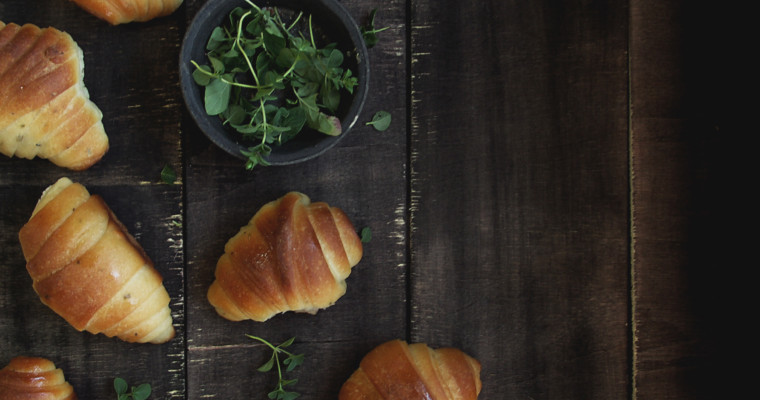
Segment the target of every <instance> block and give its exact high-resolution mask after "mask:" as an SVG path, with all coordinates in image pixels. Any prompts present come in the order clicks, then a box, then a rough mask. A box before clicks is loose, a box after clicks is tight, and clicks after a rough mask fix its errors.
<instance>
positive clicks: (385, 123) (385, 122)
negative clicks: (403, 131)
mask: <svg viewBox="0 0 760 400" xmlns="http://www.w3.org/2000/svg"><path fill="white" fill-rule="evenodd" d="M367 125H372V127H373V128H375V129H376V130H378V131H381V132H382V131H384V130H386V129H388V127H389V126H390V125H391V114H390V113H389V112H387V111H378V112H376V113H375V115H374V116H372V121H370V122H367Z"/></svg>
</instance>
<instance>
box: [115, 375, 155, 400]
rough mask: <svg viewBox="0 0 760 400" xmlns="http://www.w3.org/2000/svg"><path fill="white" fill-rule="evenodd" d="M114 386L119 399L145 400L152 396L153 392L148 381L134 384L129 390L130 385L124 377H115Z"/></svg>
mask: <svg viewBox="0 0 760 400" xmlns="http://www.w3.org/2000/svg"><path fill="white" fill-rule="evenodd" d="M113 388H114V390H115V391H116V396H117V397H116V399H117V400H130V399H131V400H145V399H147V398H148V397H149V396H150V392H151V388H150V384H148V383H143V384H141V385H138V386H132V388H131V390H130V391H129V392H127V389H128V388H129V385H127V381H125V380H124V379H122V378H115V379H114V380H113Z"/></svg>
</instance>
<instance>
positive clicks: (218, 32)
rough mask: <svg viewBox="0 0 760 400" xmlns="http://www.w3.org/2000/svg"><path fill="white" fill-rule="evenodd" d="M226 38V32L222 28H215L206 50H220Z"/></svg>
mask: <svg viewBox="0 0 760 400" xmlns="http://www.w3.org/2000/svg"><path fill="white" fill-rule="evenodd" d="M226 39H227V38H226V37H225V36H224V30H223V29H222V27H221V26H217V27H216V28H214V30H213V31H211V36H210V37H209V38H208V42H207V43H206V50H209V51H212V50H216V49H218V48H219V46H221V45H222V43H224V42H225V41H226Z"/></svg>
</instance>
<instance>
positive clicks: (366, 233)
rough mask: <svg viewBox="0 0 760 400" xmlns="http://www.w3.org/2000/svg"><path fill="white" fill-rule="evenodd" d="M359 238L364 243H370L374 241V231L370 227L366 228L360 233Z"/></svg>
mask: <svg viewBox="0 0 760 400" xmlns="http://www.w3.org/2000/svg"><path fill="white" fill-rule="evenodd" d="M359 237H360V239H361V241H362V243H369V242H370V241H371V240H372V230H371V229H369V227H368V226H365V227H364V228H362V230H361V232H360V233H359Z"/></svg>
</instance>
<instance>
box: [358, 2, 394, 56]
mask: <svg viewBox="0 0 760 400" xmlns="http://www.w3.org/2000/svg"><path fill="white" fill-rule="evenodd" d="M376 14H377V8H374V9H372V11H370V13H369V19H368V21H367V25H366V26H363V27H362V28H361V31H362V36H363V37H364V43H365V44H366V45H367V48H372V47H374V46H375V45H376V44H377V42H378V39H377V34H378V33H380V32H382V31H384V30H386V29H388V27H387V26H386V27H384V28H380V29H375V16H376Z"/></svg>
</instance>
